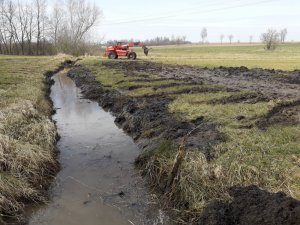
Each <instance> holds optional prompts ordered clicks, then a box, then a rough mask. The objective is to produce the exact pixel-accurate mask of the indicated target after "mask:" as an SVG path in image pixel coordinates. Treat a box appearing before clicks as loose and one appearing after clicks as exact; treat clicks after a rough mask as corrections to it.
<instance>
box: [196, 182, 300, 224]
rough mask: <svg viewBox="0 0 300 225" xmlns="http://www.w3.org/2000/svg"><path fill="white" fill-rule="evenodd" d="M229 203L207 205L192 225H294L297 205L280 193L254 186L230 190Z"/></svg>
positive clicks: (299, 204) (298, 221) (299, 218)
mask: <svg viewBox="0 0 300 225" xmlns="http://www.w3.org/2000/svg"><path fill="white" fill-rule="evenodd" d="M229 194H230V195H231V197H232V198H233V199H232V201H231V202H220V201H216V202H213V203H211V204H210V205H209V206H208V207H207V208H206V210H205V211H204V213H203V216H202V217H201V218H200V219H199V220H198V221H197V222H196V223H195V224H194V225H249V224H257V225H258V224H259V225H282V224H285V225H296V224H300V201H298V200H295V199H293V198H291V197H288V196H287V195H286V194H284V193H283V192H278V193H269V192H266V191H264V190H261V189H259V188H258V187H256V186H248V187H233V188H231V189H230V190H229Z"/></svg>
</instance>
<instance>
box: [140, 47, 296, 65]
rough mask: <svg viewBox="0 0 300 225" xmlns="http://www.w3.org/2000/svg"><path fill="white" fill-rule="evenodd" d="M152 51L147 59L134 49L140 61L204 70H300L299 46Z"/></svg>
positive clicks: (172, 48) (170, 48) (155, 49)
mask: <svg viewBox="0 0 300 225" xmlns="http://www.w3.org/2000/svg"><path fill="white" fill-rule="evenodd" d="M152 48H153V49H152V51H150V53H149V56H148V57H146V56H145V55H144V54H143V53H142V50H141V49H140V48H137V49H135V50H136V52H137V54H138V58H139V59H148V60H151V61H158V62H163V63H170V64H172V63H175V64H182V65H195V66H201V67H216V66H247V67H249V68H255V67H261V68H268V69H282V70H294V69H300V43H289V44H283V45H280V46H278V48H277V49H276V50H275V51H265V50H264V46H263V45H262V44H252V45H250V44H248V45H247V44H239V45H237V44H236V45H235V44H232V45H228V44H226V45H225V44H224V45H199V44H195V45H179V46H160V47H152Z"/></svg>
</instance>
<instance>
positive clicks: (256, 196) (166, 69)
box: [68, 61, 300, 225]
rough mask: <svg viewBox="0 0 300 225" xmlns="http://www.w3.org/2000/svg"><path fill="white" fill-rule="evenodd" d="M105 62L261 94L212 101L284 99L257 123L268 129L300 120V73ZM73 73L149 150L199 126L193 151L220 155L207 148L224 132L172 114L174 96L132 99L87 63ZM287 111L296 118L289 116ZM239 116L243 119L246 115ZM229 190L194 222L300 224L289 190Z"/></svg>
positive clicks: (199, 224) (212, 224) (163, 76)
mask: <svg viewBox="0 0 300 225" xmlns="http://www.w3.org/2000/svg"><path fill="white" fill-rule="evenodd" d="M103 65H104V66H106V67H108V68H114V69H120V70H122V71H123V72H125V73H126V76H135V75H134V74H135V72H143V74H145V73H148V74H151V75H153V74H155V75H159V76H160V77H161V79H175V80H186V81H188V82H189V83H192V84H203V83H208V84H222V85H224V88H223V90H230V91H236V90H249V91H255V92H256V93H254V94H251V93H250V94H249V93H248V94H243V95H239V96H235V97H228V98H222V99H219V100H214V101H211V102H210V104H227V103H256V102H261V101H269V100H271V99H281V100H282V101H283V103H282V105H281V106H279V107H278V108H277V109H276V108H274V109H271V110H270V112H269V113H268V115H267V116H266V117H265V118H261V120H259V122H258V123H257V124H256V125H257V126H258V127H260V128H262V129H264V128H265V127H267V126H269V125H271V124H274V123H277V124H278V125H280V124H281V125H285V124H287V123H294V122H295V119H297V118H296V116H294V115H297V113H298V114H299V108H298V107H299V104H298V102H299V100H297V99H298V98H299V97H300V96H299V90H300V85H299V83H298V79H299V76H300V73H299V71H293V72H286V71H279V70H263V69H248V68H246V67H238V68H224V67H219V68H214V69H208V68H195V67H190V66H175V65H164V64H159V63H152V62H143V61H142V62H132V61H110V62H103ZM68 76H69V77H71V78H72V79H73V80H74V81H75V83H76V85H77V86H78V87H80V88H81V89H82V90H83V94H84V96H85V97H86V98H88V99H93V100H96V101H97V102H98V103H99V104H100V105H101V106H102V107H103V108H104V109H106V110H109V111H110V112H111V113H112V114H113V115H114V116H115V117H116V119H115V122H116V124H118V126H119V127H120V128H122V129H123V130H124V131H125V132H126V133H128V134H129V135H130V136H132V137H133V139H134V140H135V142H136V143H137V144H138V145H139V147H140V148H141V149H144V151H145V150H147V149H152V148H154V147H155V146H157V144H158V143H159V142H160V141H161V140H165V139H169V140H172V141H174V142H175V143H178V142H179V141H180V140H181V138H182V137H183V136H184V135H186V134H187V133H188V132H189V131H190V130H192V129H195V128H197V129H196V130H197V131H196V132H194V133H193V135H191V136H190V137H189V138H188V140H187V146H188V149H189V150H191V151H197V150H199V149H204V150H201V151H203V152H204V154H205V155H206V158H207V159H208V160H211V159H212V158H214V152H211V151H208V150H207V149H210V148H209V147H210V146H211V145H214V144H216V143H218V142H220V141H222V140H224V137H223V136H222V134H221V133H219V132H218V131H217V130H216V127H215V126H216V125H215V124H212V123H209V122H208V121H206V120H204V119H203V118H202V117H200V118H198V119H196V120H195V121H191V122H180V121H178V120H176V119H175V118H176V116H177V115H176V114H170V113H169V112H168V109H167V106H168V104H169V102H170V101H172V100H173V97H172V95H165V94H163V93H162V94H154V95H151V96H142V97H128V96H127V95H126V94H125V93H122V92H120V91H117V90H113V89H111V90H107V89H104V88H103V86H101V83H99V82H98V81H96V80H95V77H94V76H93V74H92V73H91V72H89V71H88V70H87V69H85V68H83V67H82V66H75V67H73V68H72V69H71V70H70V72H69V74H68ZM149 77H150V76H147V75H143V78H141V80H139V81H141V82H149V81H148V78H149ZM159 79H160V78H159ZM120 83H122V81H121V82H120ZM136 88H138V87H136ZM214 90H217V91H219V90H222V88H221V89H219V90H218V89H209V90H208V89H205V87H201V85H200V86H199V87H197V88H191V89H190V90H181V91H178V92H174V93H189V92H206V91H209V92H213V91H214ZM174 93H173V94H174ZM287 102H293V103H287ZM291 111H293V113H291ZM287 113H288V114H289V113H290V114H291V115H292V116H291V117H286V116H285V115H286V114H287ZM276 118H278V119H276ZM283 118H287V119H286V121H285V122H283ZM237 119H238V120H241V119H243V118H242V116H241V118H237ZM205 149H206V150H205ZM143 160H147V159H143V158H141V157H139V158H138V159H137V161H136V162H137V163H145V162H143ZM162 186H164V185H162ZM229 193H230V195H231V197H232V201H230V202H220V201H216V202H213V203H211V204H210V205H209V206H208V207H207V208H206V209H205V210H204V213H203V215H202V216H201V217H200V219H198V220H197V222H196V223H194V224H196V225H202V224H203V225H204V224H205V225H206V224H207V225H229V224H230V225H246V224H247V225H248V224H260V225H277V224H278V225H283V224H287V225H292V224H293V225H296V224H300V220H299V216H298V215H299V204H300V203H299V201H297V200H295V199H292V198H289V197H287V196H286V195H285V194H283V193H276V194H273V193H269V192H266V191H263V190H260V189H259V188H258V187H256V186H249V187H242V188H237V187H235V188H232V189H231V190H230V191H229Z"/></svg>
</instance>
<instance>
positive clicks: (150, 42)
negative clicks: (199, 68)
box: [106, 35, 192, 46]
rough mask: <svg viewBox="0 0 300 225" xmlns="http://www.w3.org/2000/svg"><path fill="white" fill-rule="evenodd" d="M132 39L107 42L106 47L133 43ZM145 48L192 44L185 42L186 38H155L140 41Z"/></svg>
mask: <svg viewBox="0 0 300 225" xmlns="http://www.w3.org/2000/svg"><path fill="white" fill-rule="evenodd" d="M134 41H135V40H134V39H122V40H108V41H107V42H106V45H113V44H116V43H118V42H121V43H130V42H134ZM142 42H143V43H144V44H145V45H147V46H159V45H181V44H191V43H192V42H190V41H187V40H186V36H175V35H172V36H171V37H155V38H152V39H146V40H144V41H142Z"/></svg>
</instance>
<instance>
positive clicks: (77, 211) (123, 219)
mask: <svg viewBox="0 0 300 225" xmlns="http://www.w3.org/2000/svg"><path fill="white" fill-rule="evenodd" d="M53 79H54V81H55V84H54V85H53V86H52V88H51V99H52V100H53V103H54V107H55V108H56V109H57V113H56V114H55V115H54V116H53V119H54V120H55V121H56V122H57V128H58V132H59V134H60V136H61V139H60V140H59V142H58V144H57V147H58V150H59V152H60V154H59V161H60V163H61V167H62V168H61V171H60V172H59V173H58V175H57V177H56V178H55V180H54V182H53V185H52V187H51V188H50V199H51V200H50V202H49V203H48V204H46V205H44V206H42V207H39V208H35V209H31V211H32V212H31V216H30V220H29V225H44V224H47V225H58V224H59V225H69V224H72V225H83V224H85V225H132V224H134V225H142V224H151V225H155V224H170V223H169V221H166V220H167V219H166V217H165V216H164V214H163V212H162V211H161V210H159V209H157V208H156V205H155V203H153V201H152V200H151V198H150V196H151V195H150V193H149V192H148V190H147V187H146V185H145V183H143V181H142V180H141V178H140V177H139V176H138V175H137V171H136V170H135V169H134V165H133V162H134V159H135V158H136V156H137V155H138V154H139V149H138V147H137V146H136V145H135V144H134V142H133V141H132V139H131V138H130V137H129V136H127V135H126V134H125V133H124V132H123V131H122V130H121V129H119V128H118V127H117V126H116V125H115V124H114V117H113V116H111V115H110V114H109V113H108V112H105V111H104V110H103V109H101V108H100V107H99V106H98V104H97V103H96V102H91V101H89V100H86V99H82V95H81V93H80V89H78V88H76V86H75V84H74V82H73V81H72V80H71V79H70V78H68V77H67V76H66V75H65V74H64V73H58V74H56V75H55V76H54V77H53Z"/></svg>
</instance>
